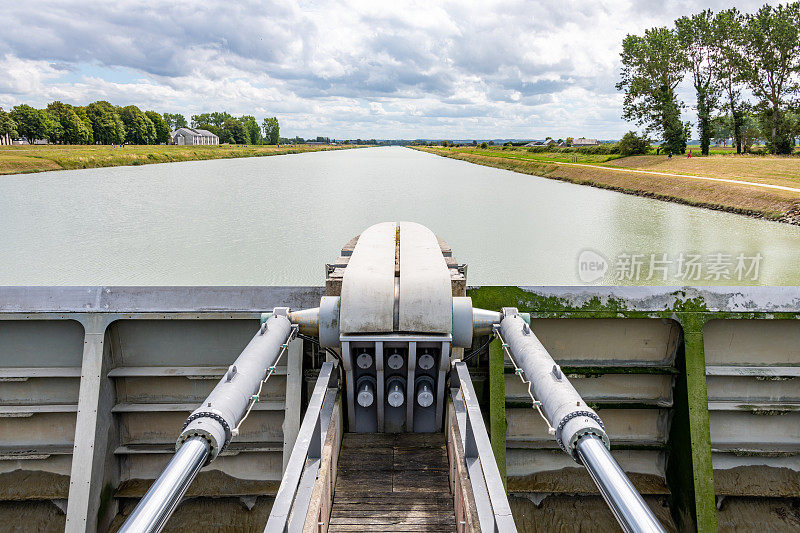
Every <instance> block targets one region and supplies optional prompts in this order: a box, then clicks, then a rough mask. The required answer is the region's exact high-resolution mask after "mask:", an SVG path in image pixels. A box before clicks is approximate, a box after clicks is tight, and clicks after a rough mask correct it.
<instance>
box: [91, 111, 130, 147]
mask: <svg viewBox="0 0 800 533" xmlns="http://www.w3.org/2000/svg"><path fill="white" fill-rule="evenodd" d="M86 115H87V116H88V117H89V119H90V120H91V121H92V133H93V137H94V142H98V143H100V144H122V143H124V142H125V125H124V124H123V123H122V119H121V118H120V117H119V113H118V112H117V108H116V107H114V106H113V105H111V104H110V103H109V102H106V101H105V100H100V101H97V102H92V103H91V104H89V105H87V106H86Z"/></svg>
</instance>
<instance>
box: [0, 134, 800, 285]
mask: <svg viewBox="0 0 800 533" xmlns="http://www.w3.org/2000/svg"><path fill="white" fill-rule="evenodd" d="M386 220H412V221H416V222H420V223H422V224H425V225H426V226H428V227H430V228H431V229H432V230H433V231H434V232H436V233H437V234H439V235H440V236H441V237H442V238H444V239H445V240H447V241H448V242H449V243H450V245H451V246H452V248H453V253H454V256H455V257H456V258H457V259H458V260H459V261H461V262H465V263H468V264H469V271H468V281H469V282H470V284H473V285H480V284H494V285H499V284H525V285H575V284H580V283H584V282H587V283H588V282H592V283H603V284H653V285H658V284H660V285H684V284H689V285H712V284H724V285H736V284H750V285H755V284H763V285H800V267H798V259H800V227H795V226H789V225H786V224H780V223H776V222H767V221H763V220H756V219H751V218H747V217H744V216H740V215H733V214H729V213H723V212H717V211H711V210H707V209H700V208H694V207H688V206H683V205H679V204H674V203H667V202H661V201H657V200H651V199H646V198H639V197H636V196H629V195H625V194H620V193H616V192H611V191H606V190H601V189H595V188H591V187H585V186H580V185H573V184H569V183H563V182H559V181H553V180H548V179H544V178H539V177H534V176H528V175H523V174H517V173H514V172H510V171H505V170H499V169H494V168H489V167H483V166H478V165H473V164H470V163H466V162H462V161H456V160H453V159H447V158H443V157H438V156H435V155H431V154H427V153H422V152H418V151H415V150H411V149H407V148H400V147H390V148H370V149H359V150H345V151H336V152H314V153H306V154H294V155H283V156H273V157H262V158H248V159H228V160H214V161H193V162H187V163H168V164H157V165H145V166H138V167H115V168H102V169H90V170H75V171H60V172H45V173H40V174H27V175H15V176H2V177H0V221H1V222H2V225H1V226H0V285H319V284H322V283H323V281H324V269H323V265H324V264H325V263H326V262H331V261H332V260H334V259H335V258H336V257H337V255H338V251H339V249H340V248H341V246H342V245H343V244H344V243H345V242H347V241H348V240H349V239H350V238H352V237H353V236H354V235H357V234H358V233H359V232H360V231H361V230H362V229H364V228H366V227H368V226H369V225H371V224H374V223H376V222H382V221H386ZM582 254H583V255H582ZM579 258H580V259H581V266H580V267H579ZM587 265H589V266H588V267H587ZM598 265H600V266H598ZM602 265H605V268H603V267H602ZM691 265H700V266H699V267H697V266H691ZM756 267H757V268H756ZM579 268H581V269H582V270H580V271H579ZM598 269H599V272H598ZM756 270H757V271H758V272H756ZM594 272H598V274H597V275H594ZM603 272H604V274H602V273H603ZM600 274H602V275H600ZM648 278H649V279H648Z"/></svg>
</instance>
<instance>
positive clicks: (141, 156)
mask: <svg viewBox="0 0 800 533" xmlns="http://www.w3.org/2000/svg"><path fill="white" fill-rule="evenodd" d="M346 148H356V146H354V145H346V146H329V145H313V146H312V145H307V144H299V145H285V146H273V145H222V146H165V145H146V146H132V145H128V146H124V147H123V146H102V145H59V144H47V145H33V146H31V145H20V146H0V174H24V173H30V172H45V171H48V170H73V169H79V168H97V167H117V166H125V165H146V164H150V163H171V162H175V161H197V160H203V159H228V158H236V157H262V156H270V155H283V154H297V153H302V152H317V151H321V150H341V149H346Z"/></svg>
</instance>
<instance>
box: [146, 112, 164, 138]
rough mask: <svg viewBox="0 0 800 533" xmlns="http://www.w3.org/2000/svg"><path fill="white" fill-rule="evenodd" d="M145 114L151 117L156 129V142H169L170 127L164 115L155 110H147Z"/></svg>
mask: <svg viewBox="0 0 800 533" xmlns="http://www.w3.org/2000/svg"><path fill="white" fill-rule="evenodd" d="M144 114H145V115H147V118H149V119H150V121H151V122H152V123H153V126H154V127H155V129H156V144H168V143H169V139H170V137H169V134H170V129H169V126H168V125H167V123H166V122H165V121H164V117H163V116H161V115H160V114H159V113H156V112H155V111H145V112H144Z"/></svg>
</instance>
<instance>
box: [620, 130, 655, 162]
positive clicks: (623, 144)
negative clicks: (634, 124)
mask: <svg viewBox="0 0 800 533" xmlns="http://www.w3.org/2000/svg"><path fill="white" fill-rule="evenodd" d="M649 151H650V139H648V138H647V135H637V134H636V132H635V131H629V132H628V133H626V134H625V135H623V136H622V139H620V141H619V153H620V154H622V155H624V156H629V155H644V154H646V153H647V152H649Z"/></svg>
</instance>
